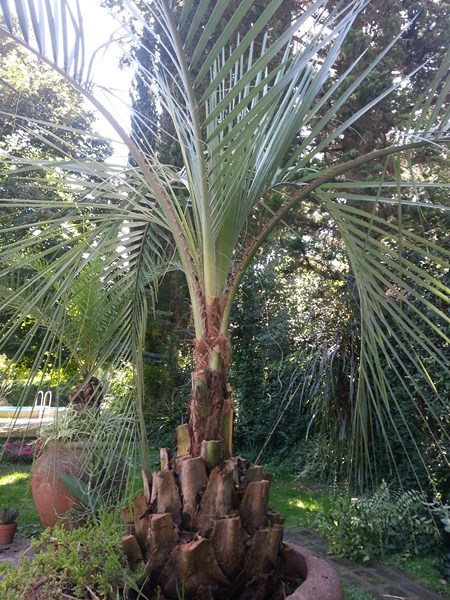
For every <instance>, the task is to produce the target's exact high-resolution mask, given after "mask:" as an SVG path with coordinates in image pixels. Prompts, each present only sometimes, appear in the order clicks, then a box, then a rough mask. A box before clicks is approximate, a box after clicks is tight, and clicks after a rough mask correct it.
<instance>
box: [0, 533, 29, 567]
mask: <svg viewBox="0 0 450 600" xmlns="http://www.w3.org/2000/svg"><path fill="white" fill-rule="evenodd" d="M30 546H31V538H14V541H13V542H12V544H0V563H3V562H12V563H14V564H17V562H18V560H19V557H20V556H21V555H22V554H23V553H27V554H28V555H30V552H31V548H30Z"/></svg>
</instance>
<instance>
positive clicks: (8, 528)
mask: <svg viewBox="0 0 450 600" xmlns="http://www.w3.org/2000/svg"><path fill="white" fill-rule="evenodd" d="M16 529H17V523H15V522H14V523H6V524H0V546H1V545H2V544H10V543H11V542H12V541H13V539H14V535H15V533H16Z"/></svg>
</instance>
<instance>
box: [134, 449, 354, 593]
mask: <svg viewBox="0 0 450 600" xmlns="http://www.w3.org/2000/svg"><path fill="white" fill-rule="evenodd" d="M163 473H164V475H163ZM269 486H270V477H269V476H267V475H266V474H265V473H264V472H263V470H262V469H261V468H260V467H251V468H249V467H248V465H247V463H246V461H244V460H243V459H241V458H230V459H227V460H224V461H222V462H221V463H220V464H219V465H218V466H217V467H214V468H212V469H211V468H210V467H209V466H208V464H207V462H206V461H205V460H204V459H203V458H202V457H192V456H190V455H187V456H183V457H180V458H177V459H175V460H174V461H171V462H170V464H169V465H167V463H166V464H165V470H164V471H162V472H160V473H158V474H155V475H154V476H153V486H152V492H151V498H150V500H148V497H147V498H146V497H145V495H143V494H142V495H139V496H138V497H137V498H136V499H135V502H134V514H133V522H134V527H133V524H130V519H129V516H127V535H126V536H124V538H123V543H124V544H123V545H124V550H125V553H126V554H127V556H128V561H129V564H130V567H131V568H136V569H138V568H142V565H145V567H144V571H145V575H144V577H143V579H142V586H143V587H142V590H141V593H143V595H141V596H140V598H147V599H148V600H153V599H154V600H156V599H159V600H172V599H173V600H177V599H178V598H180V597H183V598H185V599H186V600H209V599H211V600H269V599H270V600H282V599H283V600H284V599H286V598H291V600H318V599H319V598H320V599H321V600H342V599H343V594H342V588H341V587H340V584H339V579H338V578H337V576H336V575H335V573H334V571H333V570H332V568H331V567H329V566H328V565H327V563H324V561H319V559H315V558H314V557H312V556H311V555H309V553H308V552H307V551H301V552H300V551H298V550H296V549H295V548H293V547H292V546H289V545H286V544H283V543H282V538H283V525H282V523H283V519H282V517H281V516H280V515H279V514H278V513H276V512H274V511H271V510H270V509H269V508H268V496H269ZM133 536H134V539H133ZM317 561H318V562H317ZM324 565H325V566H324ZM317 566H319V567H320V568H319V571H318V572H319V580H317V578H316V582H314V581H313V579H314V577H313V579H311V577H312V576H313V574H314V572H317ZM325 567H326V568H325ZM327 569H328V570H327ZM329 572H330V573H331V575H330V574H329ZM323 573H325V575H324V576H322V574H323ZM332 575H334V577H332ZM303 580H305V583H303ZM311 581H313V582H312V583H311ZM327 581H329V582H330V583H331V585H332V587H333V588H334V589H333V591H331V592H330V593H328V592H326V593H325V591H324V592H323V593H322V591H321V590H322V587H323V586H325V584H326V582H327ZM308 582H309V583H308ZM300 583H301V585H300ZM306 584H308V585H306ZM319 584H320V585H319ZM305 585H306V587H304V586H305ZM321 585H322V587H321ZM302 588H303V592H305V593H306V592H308V589H309V588H311V589H312V590H313V591H314V593H315V594H316V595H311V594H310V595H305V594H304V593H303V592H300V591H299V590H301V589H302ZM299 593H301V594H303V595H298V594H299ZM317 594H318V595H317ZM326 594H328V595H326ZM333 594H334V595H333ZM126 597H127V600H134V599H135V598H137V596H136V595H135V594H134V593H133V592H132V591H131V590H128V591H127V596H126Z"/></svg>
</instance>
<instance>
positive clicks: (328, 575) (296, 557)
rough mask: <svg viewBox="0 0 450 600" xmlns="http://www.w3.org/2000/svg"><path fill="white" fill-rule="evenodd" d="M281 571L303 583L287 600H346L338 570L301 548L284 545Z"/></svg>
mask: <svg viewBox="0 0 450 600" xmlns="http://www.w3.org/2000/svg"><path fill="white" fill-rule="evenodd" d="M280 566H281V570H282V572H283V574H284V575H286V576H288V577H294V578H295V577H300V578H301V579H303V583H302V584H301V585H300V586H299V587H298V588H297V589H296V590H295V592H294V593H293V594H291V595H290V596H287V598H286V600H319V599H320V600H344V590H343V589H342V585H341V582H340V579H339V576H338V574H337V572H336V570H335V569H334V568H333V567H332V566H331V565H330V564H329V563H328V562H327V561H325V560H323V559H321V558H318V557H317V556H314V554H312V553H311V552H310V551H309V550H306V549H305V548H302V547H301V546H295V545H293V544H288V543H283V546H282V549H281V565H280Z"/></svg>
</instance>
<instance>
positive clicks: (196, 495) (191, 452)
mask: <svg viewBox="0 0 450 600" xmlns="http://www.w3.org/2000/svg"><path fill="white" fill-rule="evenodd" d="M205 314H206V317H205V326H204V330H205V331H206V332H207V335H205V336H204V338H202V339H200V340H196V342H195V370H194V372H193V374H192V390H191V396H190V399H189V403H188V411H189V423H188V424H185V425H180V426H179V427H178V428H177V432H176V437H177V443H178V449H177V455H176V456H175V457H174V458H173V459H171V460H170V457H169V456H168V451H167V450H162V451H161V471H160V472H159V473H155V474H153V477H151V478H149V477H148V478H147V480H148V481H150V479H151V481H152V484H151V492H150V491H149V490H147V493H144V494H142V495H140V496H138V497H137V498H136V499H135V502H134V517H133V518H134V530H135V534H134V535H135V539H136V543H134V540H133V539H132V538H130V533H129V529H128V532H127V535H126V536H125V537H124V540H123V543H124V549H125V552H126V553H127V555H128V562H129V564H130V567H131V568H137V567H138V566H139V565H142V564H145V576H144V578H143V581H142V585H143V592H144V594H145V597H146V598H150V599H153V598H161V599H172V598H173V599H176V598H180V597H183V598H186V599H193V600H209V599H217V600H222V599H223V600H225V599H226V600H231V599H242V600H244V599H250V598H251V599H252V600H257V599H260V600H263V599H265V598H271V599H272V598H278V596H276V595H274V594H275V592H274V582H279V581H281V576H280V574H279V573H278V562H279V553H280V548H281V544H282V537H283V519H282V518H281V516H280V515H279V514H278V513H276V512H274V511H270V510H269V508H268V499H269V485H270V483H269V482H270V477H268V476H267V475H266V474H265V473H264V472H263V470H262V468H261V467H250V468H249V467H248V465H247V463H246V461H245V460H243V459H241V458H237V457H235V458H231V454H232V451H231V450H232V448H231V445H232V441H231V438H232V419H233V406H232V399H231V397H230V393H229V391H228V388H227V380H226V375H227V369H228V364H229V360H230V346H229V343H228V340H227V338H226V337H225V336H224V335H222V334H220V318H221V314H222V313H221V310H220V303H219V301H218V300H215V301H214V302H213V303H212V305H211V306H210V309H209V310H205ZM148 487H149V486H147V488H148ZM128 527H129V525H128ZM141 556H142V559H141ZM158 589H159V590H160V592H161V593H162V594H161V595H157V594H158V593H159V592H157V590H158ZM280 597H281V596H280ZM283 597H284V596H283ZM128 598H129V599H130V600H131V599H132V598H133V595H132V593H131V592H128Z"/></svg>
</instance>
